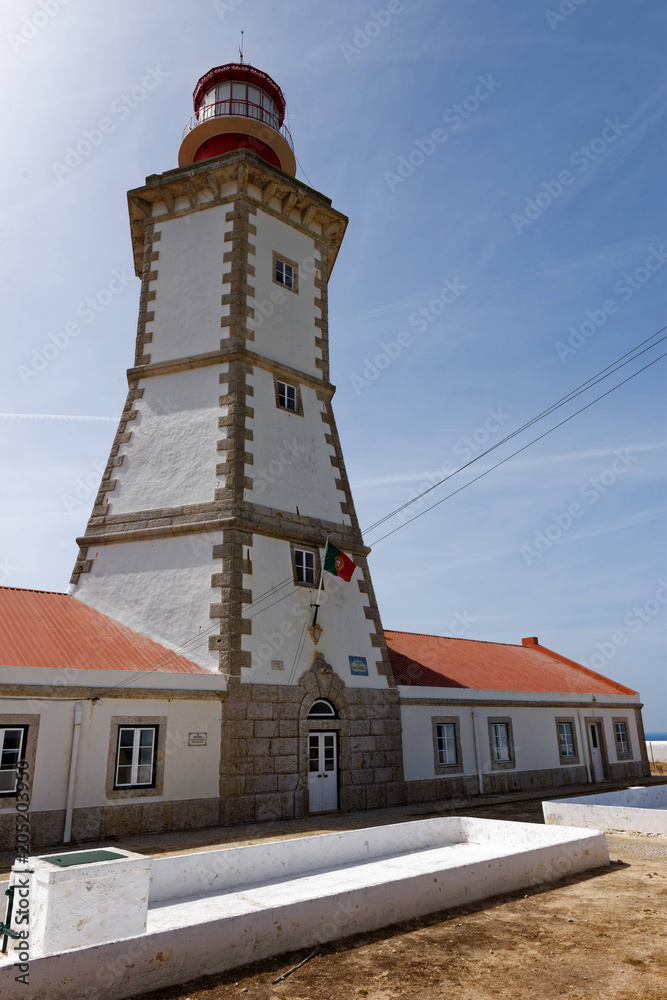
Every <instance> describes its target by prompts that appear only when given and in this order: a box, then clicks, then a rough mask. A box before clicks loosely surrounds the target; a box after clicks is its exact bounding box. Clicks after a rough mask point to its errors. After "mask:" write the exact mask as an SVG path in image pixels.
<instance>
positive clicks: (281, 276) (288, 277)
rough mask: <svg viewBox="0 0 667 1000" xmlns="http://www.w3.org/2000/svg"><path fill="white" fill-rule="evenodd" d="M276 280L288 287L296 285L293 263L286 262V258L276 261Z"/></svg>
mask: <svg viewBox="0 0 667 1000" xmlns="http://www.w3.org/2000/svg"><path fill="white" fill-rule="evenodd" d="M276 281H277V282H278V284H279V285H286V286H287V287H288V288H292V287H293V286H294V270H293V268H292V265H291V264H286V263H285V261H284V260H277V261H276Z"/></svg>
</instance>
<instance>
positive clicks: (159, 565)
mask: <svg viewBox="0 0 667 1000" xmlns="http://www.w3.org/2000/svg"><path fill="white" fill-rule="evenodd" d="M221 543H222V532H219V531H218V532H210V533H209V534H201V535H187V536H186V535H180V536H175V537H171V538H155V539H150V540H145V541H134V542H118V543H115V544H112V545H100V546H99V547H98V548H95V547H94V546H91V548H90V549H89V551H88V558H89V559H92V560H93V565H92V569H91V571H90V572H89V573H82V575H81V577H80V580H79V585H78V587H77V588H76V590H75V592H74V596H75V597H76V598H77V599H78V600H80V601H84V603H86V604H89V605H91V607H93V608H97V609H98V611H102V612H103V613H104V614H107V615H110V616H111V617H112V618H115V619H116V620H117V621H119V622H122V624H123V625H127V626H129V628H132V629H136V631H137V632H141V633H142V634H143V635H147V636H148V637H149V638H151V639H156V640H157V641H158V642H161V643H164V645H165V646H168V647H169V648H170V649H177V650H178V651H179V652H182V654H183V655H184V656H187V658H188V659H191V660H194V662H195V663H198V664H199V665H200V666H202V667H205V668H206V669H207V670H218V654H217V653H216V652H209V649H208V635H209V634H213V632H214V631H217V629H218V623H217V622H216V621H215V620H212V619H210V618H209V608H210V606H211V604H212V603H213V602H214V601H219V600H220V590H219V589H213V588H212V587H211V574H212V573H213V572H214V570H215V564H214V562H213V546H214V545H219V544H221Z"/></svg>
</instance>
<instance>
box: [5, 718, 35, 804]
mask: <svg viewBox="0 0 667 1000" xmlns="http://www.w3.org/2000/svg"><path fill="white" fill-rule="evenodd" d="M27 735H28V727H27V726H7V728H4V727H3V728H1V729H0V795H15V794H16V782H17V778H18V764H19V761H22V760H23V759H24V757H25V745H26V738H27Z"/></svg>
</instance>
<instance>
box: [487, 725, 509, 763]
mask: <svg viewBox="0 0 667 1000" xmlns="http://www.w3.org/2000/svg"><path fill="white" fill-rule="evenodd" d="M491 750H492V753H493V760H494V761H495V763H496V764H506V763H507V762H508V761H511V759H512V753H511V750H510V733H509V725H508V724H507V723H506V722H493V723H491Z"/></svg>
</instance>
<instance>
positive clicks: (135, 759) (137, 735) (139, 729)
mask: <svg viewBox="0 0 667 1000" xmlns="http://www.w3.org/2000/svg"><path fill="white" fill-rule="evenodd" d="M127 732H131V733H133V734H134V736H133V740H132V760H131V762H130V769H131V770H130V781H129V782H127V781H125V782H120V781H119V780H118V772H119V770H120V768H121V767H127V766H128V765H127V764H121V762H120V751H121V745H120V744H121V738H122V734H123V733H127ZM145 732H151V733H152V734H153V742H152V744H151V748H150V749H151V759H150V780H149V781H139V767H145V766H146V765H145V762H141V763H140V761H139V751H140V750H141V749H143V748H142V747H141V742H140V741H141V734H142V733H145ZM157 745H158V726H154V725H150V726H131V725H130V726H119V727H118V738H117V741H116V764H115V770H114V788H115V789H124V788H152V787H154V785H155V773H156V757H157ZM124 749H126V748H124Z"/></svg>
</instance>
